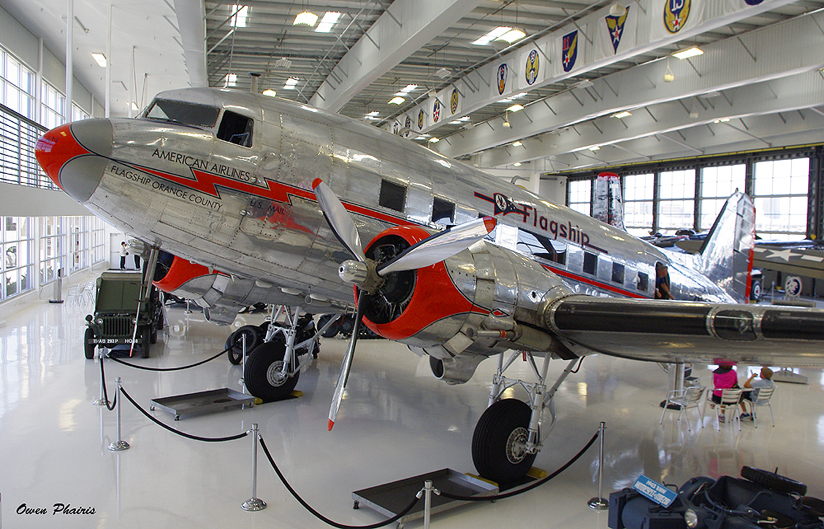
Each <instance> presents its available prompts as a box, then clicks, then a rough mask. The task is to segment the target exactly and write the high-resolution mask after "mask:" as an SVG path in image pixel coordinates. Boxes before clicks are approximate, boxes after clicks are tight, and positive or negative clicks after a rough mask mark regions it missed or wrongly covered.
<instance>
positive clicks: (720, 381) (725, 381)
mask: <svg viewBox="0 0 824 529" xmlns="http://www.w3.org/2000/svg"><path fill="white" fill-rule="evenodd" d="M712 385H713V386H714V387H715V389H714V390H713V392H712V401H713V402H714V403H716V404H721V390H724V389H730V388H734V387H737V386H738V373H736V372H735V369H733V368H732V366H731V365H729V364H722V365H719V366H718V369H716V370H715V371H713V372H712Z"/></svg>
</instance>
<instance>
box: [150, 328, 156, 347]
mask: <svg viewBox="0 0 824 529" xmlns="http://www.w3.org/2000/svg"><path fill="white" fill-rule="evenodd" d="M149 341H150V342H151V343H153V344H156V343H157V328H153V329H152V334H151V336H149Z"/></svg>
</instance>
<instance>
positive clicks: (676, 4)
mask: <svg viewBox="0 0 824 529" xmlns="http://www.w3.org/2000/svg"><path fill="white" fill-rule="evenodd" d="M691 7H692V0H667V1H666V3H665V4H664V26H665V27H666V28H667V31H669V32H670V33H678V32H679V31H681V28H683V27H684V24H686V23H687V19H688V18H689V16H690V8H691Z"/></svg>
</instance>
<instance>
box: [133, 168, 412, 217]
mask: <svg viewBox="0 0 824 529" xmlns="http://www.w3.org/2000/svg"><path fill="white" fill-rule="evenodd" d="M137 168H138V169H140V170H142V171H145V172H147V173H149V174H153V175H155V176H157V177H159V178H162V179H164V180H168V181H170V182H174V183H176V184H178V185H182V186H184V187H188V188H189V189H194V190H195V191H199V192H201V193H204V194H207V195H210V196H213V197H216V198H220V192H219V191H218V187H223V188H225V189H230V190H233V191H239V192H241V193H246V194H249V195H254V196H257V197H261V198H265V199H269V200H274V201H276V202H281V203H284V204H290V205H291V204H292V199H291V197H292V196H296V197H300V198H303V199H306V200H311V201H314V202H317V198H315V193H314V192H312V191H308V190H306V189H302V188H300V187H295V186H290V185H287V184H281V183H280V182H275V181H273V180H269V179H268V178H267V179H265V182H266V186H267V187H260V186H256V185H252V184H247V183H245V182H238V181H237V180H232V179H231V178H225V177H222V176H219V175H215V174H212V173H207V172H204V171H200V170H197V169H192V174H193V175H194V178H186V177H183V176H178V175H173V174H169V173H165V172H163V171H158V170H156V169H149V168H148V167H139V166H138V167H137ZM343 207H345V208H346V209H347V210H348V211H351V212H352V213H357V214H359V215H365V216H367V217H371V218H373V219H376V220H380V221H383V222H387V223H390V224H394V225H396V226H416V224H415V223H413V222H410V221H408V220H406V219H401V218H398V217H393V216H391V215H387V214H385V213H381V212H379V211H374V210H371V209H368V208H365V207H362V206H356V205H354V204H347V203H344V204H343Z"/></svg>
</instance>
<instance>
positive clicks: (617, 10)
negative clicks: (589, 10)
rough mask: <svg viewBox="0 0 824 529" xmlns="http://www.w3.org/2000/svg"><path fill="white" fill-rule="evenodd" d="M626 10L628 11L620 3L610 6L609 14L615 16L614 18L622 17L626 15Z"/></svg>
mask: <svg viewBox="0 0 824 529" xmlns="http://www.w3.org/2000/svg"><path fill="white" fill-rule="evenodd" d="M625 10H626V8H625V7H624V6H622V5H621V4H619V3H618V2H615V3H614V4H612V5H611V6H609V14H610V16H613V17H620V16H621V15H623V14H624V11H625Z"/></svg>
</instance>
